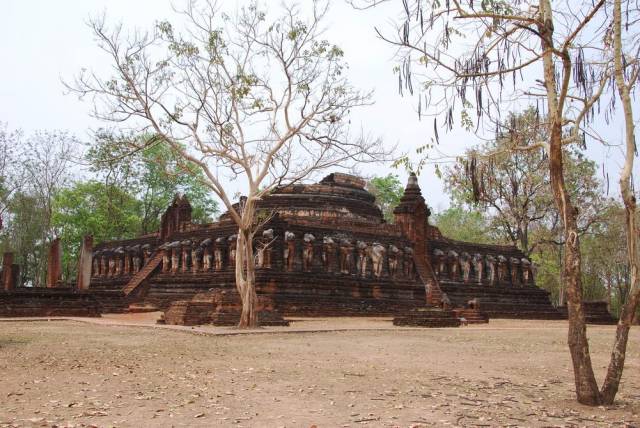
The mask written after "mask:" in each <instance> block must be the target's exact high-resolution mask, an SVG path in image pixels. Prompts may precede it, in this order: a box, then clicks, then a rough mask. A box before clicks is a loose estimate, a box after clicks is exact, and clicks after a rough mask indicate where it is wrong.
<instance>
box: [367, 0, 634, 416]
mask: <svg viewBox="0 0 640 428" xmlns="http://www.w3.org/2000/svg"><path fill="white" fill-rule="evenodd" d="M371 3H373V4H374V5H375V4H377V3H378V2H377V1H376V0H372V2H370V4H371ZM614 3H615V2H614ZM625 3H626V4H625V6H628V7H627V8H626V10H629V12H630V14H629V15H628V16H629V18H626V22H627V23H634V22H635V20H636V19H637V16H636V15H635V14H637V12H638V11H637V10H636V9H634V6H633V5H632V4H631V2H625ZM618 4H619V2H618V3H615V7H614V12H615V10H616V8H617V6H618ZM403 5H404V7H405V22H404V23H403V24H402V25H401V26H400V27H399V29H398V30H399V31H398V35H397V36H393V37H386V36H384V35H383V34H382V33H381V32H378V34H379V35H380V37H382V38H383V39H384V40H386V41H388V42H389V43H391V44H393V45H395V46H397V47H399V48H400V49H401V50H402V51H403V52H405V53H406V55H405V56H404V57H403V62H402V66H401V67H399V68H398V77H399V80H400V82H399V83H400V87H401V88H402V87H404V88H406V89H407V90H408V91H409V92H412V91H413V80H414V77H415V76H416V75H415V74H414V70H415V67H412V64H414V62H413V61H412V57H411V55H410V54H414V55H416V54H417V55H418V58H417V59H416V58H415V56H414V57H413V59H416V62H417V63H418V66H419V70H421V73H423V74H422V76H425V74H426V73H428V76H426V77H427V78H425V79H424V81H423V85H422V88H424V89H425V91H424V98H423V96H422V95H423V94H422V93H421V94H420V101H419V104H418V111H419V114H421V112H422V109H423V105H422V102H423V99H424V102H425V105H426V108H429V113H430V114H433V115H436V116H437V115H441V116H442V118H443V120H442V122H441V123H442V125H443V126H445V127H446V128H448V129H451V128H452V127H453V122H454V116H457V114H460V121H461V122H462V124H463V126H465V127H467V128H471V127H473V123H474V120H473V118H475V119H476V120H475V122H476V124H477V125H476V126H477V127H478V128H479V127H480V125H481V124H484V125H485V126H486V125H488V126H493V125H496V124H498V123H499V119H500V113H501V111H509V110H511V109H510V108H509V105H513V104H516V105H517V104H520V105H521V103H522V102H523V101H525V102H528V103H530V104H535V105H537V106H538V107H540V106H542V108H543V109H544V114H543V115H541V116H544V117H545V120H544V123H543V124H542V126H544V127H545V128H546V131H545V132H546V135H547V136H548V138H547V139H545V140H541V141H536V142H534V143H533V144H529V145H526V146H521V145H519V144H518V141H516V140H514V141H513V146H512V148H511V150H515V151H522V150H535V149H543V150H545V152H546V155H547V156H548V169H549V178H550V186H551V189H552V194H553V200H554V203H555V205H556V207H557V209H558V212H559V217H560V219H561V222H562V230H563V237H562V238H563V242H564V244H563V246H564V249H563V264H562V266H563V274H562V278H563V282H564V283H565V288H566V290H567V296H568V302H567V306H568V313H569V332H568V344H569V350H570V354H571V359H572V363H573V369H574V378H575V383H576V395H577V398H578V401H579V402H581V403H583V404H589V405H598V404H601V403H603V402H605V403H610V402H612V401H613V398H614V396H615V391H617V385H618V383H619V379H620V376H621V373H622V365H621V364H620V360H622V362H624V349H625V348H626V333H625V331H624V328H622V329H621V331H620V332H619V333H617V335H616V337H617V339H616V345H615V347H614V348H615V351H614V354H613V355H612V359H611V363H612V364H611V365H610V370H609V371H608V373H607V376H606V378H605V381H604V384H603V389H602V390H599V389H598V384H597V382H596V379H595V376H594V373H593V367H592V364H591V356H590V352H589V344H588V340H587V335H586V323H585V313H584V306H583V304H582V301H583V289H582V282H581V281H582V272H581V253H580V239H579V224H578V212H579V209H578V208H579V207H578V206H576V201H574V200H573V199H572V196H571V193H570V192H569V189H568V188H567V184H566V177H565V168H564V163H565V159H566V153H567V149H568V147H569V146H571V145H578V146H580V145H584V144H585V142H586V139H587V138H588V139H590V140H596V141H602V140H603V139H602V138H601V137H599V135H598V132H597V130H596V129H594V128H593V127H592V126H590V124H592V123H593V120H594V118H596V117H604V118H605V119H608V118H610V117H611V115H612V114H613V111H614V110H613V107H614V106H615V105H614V104H613V100H614V97H611V103H610V104H609V105H608V107H607V108H606V109H604V110H602V109H599V108H597V107H598V106H600V99H601V98H602V95H603V94H604V93H606V91H608V90H610V89H612V88H613V85H611V83H612V77H613V76H614V73H615V74H616V75H617V76H618V77H619V78H617V79H615V80H616V82H620V81H621V80H622V79H623V78H624V79H625V84H624V86H626V87H627V90H625V89H620V91H619V92H620V97H621V98H622V99H623V109H624V112H625V115H626V116H627V118H626V120H625V123H626V124H627V129H626V138H627V144H635V140H632V139H631V137H632V132H631V131H632V130H633V129H632V127H631V126H630V125H629V123H632V119H633V118H632V117H629V116H630V115H629V111H630V108H628V107H630V102H625V101H624V100H625V99H626V100H627V101H629V100H630V97H628V96H627V95H628V89H629V88H630V87H635V84H636V80H635V78H634V77H633V76H634V75H635V74H634V73H635V71H634V70H635V69H636V64H637V55H636V56H634V54H637V52H629V54H630V55H629V56H626V55H624V57H625V58H629V59H630V60H629V61H623V59H622V58H623V54H622V48H621V46H622V42H621V41H619V39H620V38H619V37H616V36H617V35H619V34H620V33H621V30H619V27H617V26H616V25H615V21H616V18H615V14H613V16H614V19H613V22H612V21H609V17H610V16H612V14H611V12H612V11H610V10H608V9H609V8H608V6H609V3H607V2H606V1H605V0H598V1H594V2H588V1H584V2H578V4H576V3H575V2H568V1H567V2H554V6H553V7H552V5H551V1H550V0H538V1H536V2H533V3H525V4H523V3H522V2H520V1H518V0H496V1H482V2H473V1H472V2H461V1H459V0H451V1H447V2H441V1H433V2H430V1H428V2H419V1H415V2H404V3H403ZM595 17H597V19H594V18H595ZM618 21H621V18H620V19H619V20H618ZM636 27H637V26H633V25H628V26H626V27H625V28H627V32H628V36H629V38H628V40H629V41H631V43H630V44H629V46H633V49H635V46H636V44H635V43H634V41H636V37H635V35H636V34H637V33H634V32H633V29H634V28H636ZM610 28H613V29H618V30H615V31H613V34H614V37H611V36H610V35H611V33H612V32H611V31H609V29H610ZM607 40H615V43H617V44H618V45H619V46H620V49H615V48H614V49H611V45H610V44H609V46H607V43H606V42H607ZM600 41H602V42H603V43H601V44H599V42H600ZM615 43H614V45H615ZM612 52H619V55H617V57H616V58H617V59H616V58H612V55H611V53H612ZM614 56H615V55H614ZM614 63H615V64H614ZM614 65H615V66H614ZM627 77H631V79H628V78H627ZM618 85H620V83H618ZM609 93H610V92H609ZM455 101H457V102H455ZM625 105H626V107H625ZM437 131H438V122H437V117H436V118H435V119H434V133H435V143H437V142H438V137H437ZM627 147H629V146H627ZM629 153H631V151H629V150H627V156H633V155H631V154H629ZM629 164H630V163H629V161H627V162H626V163H625V167H624V169H623V174H622V176H623V179H621V190H622V193H623V199H624V200H625V206H627V207H629V209H630V211H633V210H634V209H635V208H634V205H633V204H632V202H634V201H635V198H631V196H633V194H632V192H626V191H625V189H630V185H629V183H630V182H629V180H627V179H626V178H627V177H630V170H629ZM631 164H632V162H631ZM627 173H628V174H627ZM625 183H626V184H625ZM625 195H626V196H625ZM628 217H629V218H631V219H633V218H635V217H634V216H628ZM631 221H632V220H630V222H631ZM629 226H634V225H633V224H631V223H630V224H629ZM634 230H635V229H633V228H630V229H629V231H634ZM631 234H632V233H628V234H627V235H628V236H629V235H631ZM629 246H630V248H631V251H630V254H631V255H633V257H636V254H637V251H635V250H634V248H633V242H632V240H629ZM632 272H633V265H632ZM631 278H632V282H633V281H634V278H635V276H634V274H633V273H632V275H631ZM627 332H628V330H627Z"/></svg>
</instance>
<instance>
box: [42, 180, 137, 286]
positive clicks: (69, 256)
mask: <svg viewBox="0 0 640 428" xmlns="http://www.w3.org/2000/svg"><path fill="white" fill-rule="evenodd" d="M140 205H141V204H140V202H139V201H137V200H136V199H135V198H134V197H133V196H131V195H129V194H128V193H126V192H125V191H123V190H122V189H120V188H118V187H115V186H107V185H105V184H103V183H100V182H96V181H89V182H79V183H75V184H74V185H73V186H72V187H70V188H66V189H63V190H61V191H60V192H58V194H57V195H56V197H55V199H54V204H53V217H52V224H53V227H54V228H55V229H56V230H58V231H59V233H60V238H61V241H62V244H63V267H64V269H63V273H64V274H65V277H66V278H74V277H75V273H76V263H77V260H78V256H79V249H80V243H81V242H82V239H83V237H84V236H85V235H89V234H91V235H93V237H94V239H95V240H96V241H98V242H100V241H105V240H109V239H125V238H133V237H134V236H136V235H137V234H138V233H139V230H140V222H141V219H140V215H139V213H140Z"/></svg>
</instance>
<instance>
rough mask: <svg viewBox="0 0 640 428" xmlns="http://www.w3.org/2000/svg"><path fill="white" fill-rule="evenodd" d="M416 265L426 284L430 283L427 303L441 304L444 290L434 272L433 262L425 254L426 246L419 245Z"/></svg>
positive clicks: (415, 258)
mask: <svg viewBox="0 0 640 428" xmlns="http://www.w3.org/2000/svg"><path fill="white" fill-rule="evenodd" d="M414 260H415V266H416V272H417V273H418V275H419V276H420V279H422V282H423V283H424V284H428V285H429V291H428V294H427V303H428V304H430V305H433V306H440V304H441V302H442V290H441V289H440V284H439V283H438V279H437V278H436V275H435V273H434V272H433V267H432V266H431V263H430V262H429V260H428V259H427V255H426V254H425V248H424V246H421V245H417V246H416V253H415V257H414Z"/></svg>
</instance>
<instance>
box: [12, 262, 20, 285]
mask: <svg viewBox="0 0 640 428" xmlns="http://www.w3.org/2000/svg"><path fill="white" fill-rule="evenodd" d="M19 281H20V265H17V264H15V263H14V264H12V265H11V288H12V289H15V288H17V287H18V285H20V284H19Z"/></svg>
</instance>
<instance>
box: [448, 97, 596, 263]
mask: <svg viewBox="0 0 640 428" xmlns="http://www.w3.org/2000/svg"><path fill="white" fill-rule="evenodd" d="M539 124H540V120H539V118H538V117H537V112H536V111H535V110H534V109H531V108H530V109H528V110H526V111H524V112H523V113H521V114H510V115H509V117H508V118H507V119H505V120H504V121H503V123H502V125H501V127H500V130H499V132H498V135H496V138H495V139H494V140H490V141H488V142H485V143H483V144H481V145H479V146H477V147H475V148H473V149H470V150H468V151H467V153H466V155H465V156H463V157H462V158H461V159H460V162H457V163H455V164H454V165H453V166H451V167H448V168H446V169H445V170H444V180H445V183H446V185H447V187H448V189H449V191H450V192H451V195H452V198H453V200H454V201H455V202H456V203H458V204H464V205H467V206H478V207H481V208H483V209H485V210H488V212H489V220H490V224H491V227H492V228H493V229H494V230H496V231H497V233H498V234H499V235H500V236H501V237H502V238H503V239H504V240H506V241H508V242H510V243H511V244H513V245H515V246H516V247H518V248H519V249H520V250H522V251H523V252H524V253H525V254H526V255H527V256H528V255H530V254H531V253H532V251H533V250H534V249H535V248H536V247H537V246H538V245H540V244H541V243H544V242H549V241H552V242H554V243H556V244H558V245H562V239H561V237H560V236H558V235H560V233H559V232H560V231H559V230H558V228H559V218H558V215H557V210H556V209H555V207H554V206H553V195H552V194H551V189H550V188H549V174H548V171H547V168H546V165H547V162H548V158H547V155H546V153H545V152H544V151H542V150H521V151H513V150H511V147H512V146H513V140H514V139H516V140H517V141H518V144H519V145H521V146H523V147H524V146H529V145H531V144H534V143H535V142H536V141H540V140H545V139H546V138H547V137H546V135H545V134H544V128H542V129H541V128H540V127H539ZM564 169H565V176H566V182H567V188H568V191H569V192H570V193H571V196H572V199H573V200H575V201H577V203H578V205H579V206H580V207H581V210H580V215H579V218H578V224H579V233H580V234H581V235H582V234H583V233H584V232H585V231H587V230H588V228H589V226H590V225H591V224H593V223H594V222H596V221H598V220H599V219H600V218H601V216H600V215H599V211H600V210H599V208H600V206H601V205H602V203H603V197H602V187H601V185H600V182H599V181H598V179H597V178H596V176H595V174H596V165H595V163H594V162H592V161H589V160H587V159H585V157H584V156H583V155H582V154H581V153H580V152H579V151H577V150H571V151H567V153H566V155H565V163H564ZM478 186H483V187H482V188H478ZM536 229H538V230H540V229H543V230H550V231H551V234H549V233H535V232H536Z"/></svg>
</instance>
